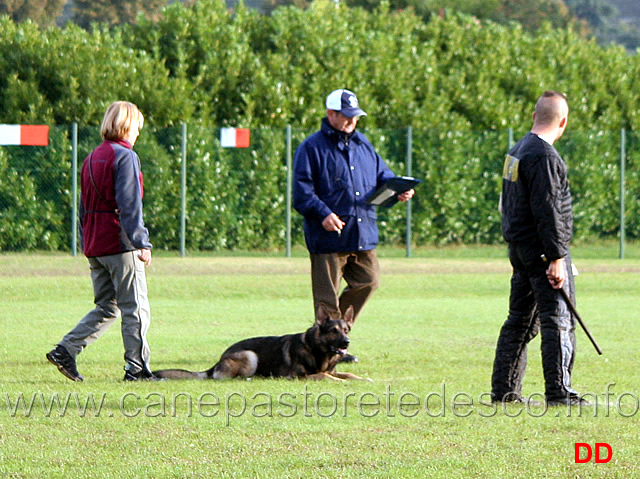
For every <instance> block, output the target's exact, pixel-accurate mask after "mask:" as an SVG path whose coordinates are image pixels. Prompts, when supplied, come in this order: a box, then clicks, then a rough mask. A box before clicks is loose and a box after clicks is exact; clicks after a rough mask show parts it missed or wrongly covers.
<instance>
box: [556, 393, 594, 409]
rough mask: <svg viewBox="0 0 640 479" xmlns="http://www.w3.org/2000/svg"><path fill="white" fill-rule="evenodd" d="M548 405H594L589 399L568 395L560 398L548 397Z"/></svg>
mask: <svg viewBox="0 0 640 479" xmlns="http://www.w3.org/2000/svg"><path fill="white" fill-rule="evenodd" d="M547 406H551V407H553V406H585V407H589V406H593V404H591V403H590V402H589V401H587V400H586V399H584V398H581V397H580V396H568V397H563V398H558V399H547Z"/></svg>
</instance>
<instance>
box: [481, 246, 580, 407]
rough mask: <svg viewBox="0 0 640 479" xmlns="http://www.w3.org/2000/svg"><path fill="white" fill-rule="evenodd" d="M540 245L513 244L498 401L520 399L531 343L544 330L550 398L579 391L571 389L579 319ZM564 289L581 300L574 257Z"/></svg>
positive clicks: (497, 370) (497, 371)
mask: <svg viewBox="0 0 640 479" xmlns="http://www.w3.org/2000/svg"><path fill="white" fill-rule="evenodd" d="M541 254H542V250H541V248H540V247H537V246H535V245H526V246H525V245H514V244H510V245H509V260H510V261H511V265H512V267H513V275H512V277H511V295H510V298H509V316H508V318H507V320H506V321H505V323H504V325H503V326H502V329H501V331H500V337H499V338H498V345H497V348H496V356H495V361H494V364H493V375H492V385H491V386H492V396H493V398H494V400H498V401H502V400H510V399H514V398H515V397H517V396H518V395H520V394H521V393H522V380H523V377H524V373H525V369H526V366H527V345H528V343H529V342H530V341H531V340H532V339H533V338H534V337H535V336H536V335H537V334H538V332H541V335H542V338H541V339H542V344H541V349H542V367H543V371H544V380H545V396H546V399H547V400H554V399H560V398H567V397H573V396H577V395H578V393H577V392H576V391H574V390H573V389H572V388H571V370H572V369H573V361H574V358H575V347H576V337H575V319H574V318H573V316H572V314H571V312H570V311H569V308H568V306H567V304H566V302H565V300H564V298H563V297H562V295H561V293H560V291H559V290H555V289H553V288H552V286H551V284H550V283H549V280H548V279H547V276H546V269H547V264H546V263H545V262H544V261H543V260H542V258H541ZM565 268H566V280H565V284H564V288H565V290H566V291H567V293H568V294H569V297H570V298H571V299H572V300H574V301H575V285H574V279H573V273H572V270H571V257H570V256H567V257H566V258H565Z"/></svg>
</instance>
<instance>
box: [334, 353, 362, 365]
mask: <svg viewBox="0 0 640 479" xmlns="http://www.w3.org/2000/svg"><path fill="white" fill-rule="evenodd" d="M338 362H339V363H359V362H360V360H359V359H358V358H357V357H355V356H354V355H353V354H345V355H344V356H342V357H341V358H340V359H338Z"/></svg>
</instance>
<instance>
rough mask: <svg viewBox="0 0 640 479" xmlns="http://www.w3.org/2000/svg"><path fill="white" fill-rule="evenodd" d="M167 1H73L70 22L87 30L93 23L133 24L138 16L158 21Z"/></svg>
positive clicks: (111, 24)
mask: <svg viewBox="0 0 640 479" xmlns="http://www.w3.org/2000/svg"><path fill="white" fill-rule="evenodd" d="M167 2H168V0H145V1H144V2H141V1H139V0H73V16H72V20H73V22H74V23H75V24H77V25H79V26H81V27H82V28H85V29H88V28H90V27H91V25H92V24H93V23H106V24H107V25H109V26H114V25H125V24H128V23H135V22H136V21H137V19H138V16H139V15H144V16H145V17H147V18H149V19H151V20H158V19H159V18H160V15H161V10H162V8H163V7H165V6H166V5H167Z"/></svg>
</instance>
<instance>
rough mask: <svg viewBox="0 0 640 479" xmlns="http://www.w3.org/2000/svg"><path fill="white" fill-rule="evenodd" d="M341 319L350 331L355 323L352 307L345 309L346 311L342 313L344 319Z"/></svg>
mask: <svg viewBox="0 0 640 479" xmlns="http://www.w3.org/2000/svg"><path fill="white" fill-rule="evenodd" d="M342 319H344V321H345V322H346V323H347V325H348V326H349V329H351V327H352V326H353V323H354V322H355V321H356V318H355V311H354V309H353V306H349V307H348V308H347V310H346V311H345V312H344V318H342Z"/></svg>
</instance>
